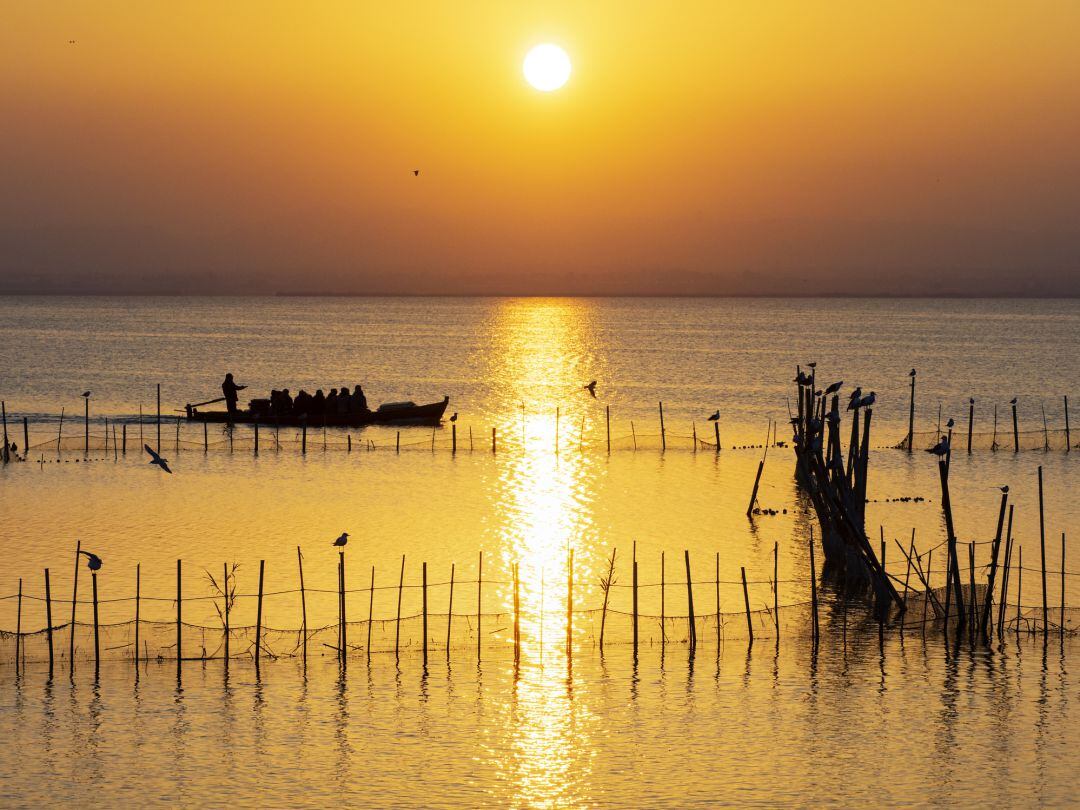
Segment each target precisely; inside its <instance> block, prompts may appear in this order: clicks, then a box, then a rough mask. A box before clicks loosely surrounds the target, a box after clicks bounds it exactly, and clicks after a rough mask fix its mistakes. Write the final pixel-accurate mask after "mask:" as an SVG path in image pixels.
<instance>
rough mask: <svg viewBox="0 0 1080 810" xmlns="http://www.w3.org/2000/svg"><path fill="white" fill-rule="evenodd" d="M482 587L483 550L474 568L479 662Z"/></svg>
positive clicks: (477, 656) (478, 656) (478, 655)
mask: <svg viewBox="0 0 1080 810" xmlns="http://www.w3.org/2000/svg"><path fill="white" fill-rule="evenodd" d="M483 588H484V552H483V551H481V552H480V562H479V564H478V565H477V568H476V663H478V664H479V663H480V647H481V642H482V640H483V636H482V635H481V633H480V617H481V615H482V614H481V612H480V606H481V605H482V604H483V598H482V597H483Z"/></svg>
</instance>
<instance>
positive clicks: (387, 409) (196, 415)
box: [184, 396, 450, 428]
mask: <svg viewBox="0 0 1080 810" xmlns="http://www.w3.org/2000/svg"><path fill="white" fill-rule="evenodd" d="M217 401H220V400H217ZM209 404H211V403H208V402H204V403H200V405H209ZM449 404H450V397H446V396H444V397H443V398H442V401H441V402H431V403H428V404H427V405H417V404H416V403H415V402H411V401H406V402H384V403H383V404H382V405H380V406H379V407H378V408H377V409H375V410H374V411H364V412H363V413H327V414H321V413H320V414H310V415H309V414H287V415H282V414H275V413H273V412H272V411H271V410H270V400H268V399H253V400H251V402H250V403H248V408H247V410H242V411H237V412H236V413H235V414H229V412H228V411H217V410H213V411H201V410H199V407H200V405H185V406H184V412H185V413H186V414H187V419H188V421H189V422H223V423H229V422H231V423H233V424H246V425H250V424H256V423H258V424H261V425H274V426H279V427H303V426H304V425H307V426H308V427H315V426H318V427H323V426H324V425H325V426H326V427H346V428H353V427H365V426H367V425H426V426H429V427H431V426H435V425H438V424H440V423H441V422H442V417H443V413H445V412H446V406H447V405H449Z"/></svg>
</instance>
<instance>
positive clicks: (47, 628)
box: [45, 568, 54, 681]
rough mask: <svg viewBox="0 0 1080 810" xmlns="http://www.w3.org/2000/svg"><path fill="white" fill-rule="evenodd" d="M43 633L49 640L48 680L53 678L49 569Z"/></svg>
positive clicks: (46, 583)
mask: <svg viewBox="0 0 1080 810" xmlns="http://www.w3.org/2000/svg"><path fill="white" fill-rule="evenodd" d="M45 633H46V635H47V636H48V638H49V680H50V681H51V680H52V676H53V658H54V656H53V622H52V591H51V590H50V589H49V569H48V568H46V569H45Z"/></svg>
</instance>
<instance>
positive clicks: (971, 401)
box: [968, 397, 975, 405]
mask: <svg viewBox="0 0 1080 810" xmlns="http://www.w3.org/2000/svg"><path fill="white" fill-rule="evenodd" d="M968 402H969V403H970V404H972V405H974V404H975V397H968Z"/></svg>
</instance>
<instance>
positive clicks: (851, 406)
mask: <svg viewBox="0 0 1080 810" xmlns="http://www.w3.org/2000/svg"><path fill="white" fill-rule="evenodd" d="M861 398H862V388H861V387H859V386H856V388H855V390H854V391H852V392H851V396H850V397H849V398H848V400H849V401H848V406H847V409H848V410H849V411H853V410H855V409H856V408H858V407H859V400H860V399H861Z"/></svg>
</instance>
